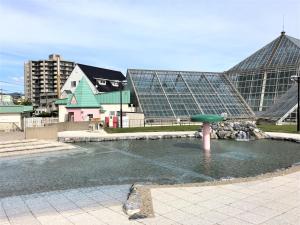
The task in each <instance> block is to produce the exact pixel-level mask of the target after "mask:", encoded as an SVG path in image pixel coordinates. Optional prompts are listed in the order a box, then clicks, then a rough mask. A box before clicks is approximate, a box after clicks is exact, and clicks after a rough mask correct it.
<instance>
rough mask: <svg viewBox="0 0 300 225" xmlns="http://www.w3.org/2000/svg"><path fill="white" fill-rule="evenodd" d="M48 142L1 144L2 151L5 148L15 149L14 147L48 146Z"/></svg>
mask: <svg viewBox="0 0 300 225" xmlns="http://www.w3.org/2000/svg"><path fill="white" fill-rule="evenodd" d="M46 143H48V142H47V141H32V142H25V143H20V142H17V143H8V144H2V143H0V150H1V149H3V148H13V147H16V148H17V147H20V146H34V145H40V144H46Z"/></svg>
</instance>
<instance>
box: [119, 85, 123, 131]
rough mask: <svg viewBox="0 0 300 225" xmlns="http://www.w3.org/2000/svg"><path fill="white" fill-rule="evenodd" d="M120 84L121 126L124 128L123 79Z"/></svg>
mask: <svg viewBox="0 0 300 225" xmlns="http://www.w3.org/2000/svg"><path fill="white" fill-rule="evenodd" d="M119 85H120V127H121V128H123V110H122V105H123V103H122V90H123V84H122V81H121V82H120V83H119Z"/></svg>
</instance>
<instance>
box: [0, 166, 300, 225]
mask: <svg viewBox="0 0 300 225" xmlns="http://www.w3.org/2000/svg"><path fill="white" fill-rule="evenodd" d="M129 187H130V186H129V185H121V186H102V187H94V188H82V189H74V190H66V191H55V192H46V193H39V194H33V195H24V196H17V197H8V198H3V199H1V209H0V224H1V225H4V224H5V225H8V224H22V225H24V224H26V225H31V224H51V225H55V224H59V225H62V224H82V225H83V224H84V225H87V224H88V225H93V224H118V225H120V224H189V225H190V224H201V225H202V224H204V225H205V224H220V225H226V224H230V225H234V224H239V225H240V224H274V225H275V224H276V225H278V224H285V225H286V224H300V172H294V173H291V174H287V175H284V176H278V177H273V178H266V179H261V180H257V181H249V182H244V183H236V184H227V185H218V186H202V187H170V188H154V189H152V190H151V194H152V201H153V207H154V213H155V217H154V218H147V219H140V220H136V221H129V220H128V217H127V216H126V215H125V214H124V212H123V210H122V204H123V203H124V202H125V200H126V198H127V194H128V191H129Z"/></svg>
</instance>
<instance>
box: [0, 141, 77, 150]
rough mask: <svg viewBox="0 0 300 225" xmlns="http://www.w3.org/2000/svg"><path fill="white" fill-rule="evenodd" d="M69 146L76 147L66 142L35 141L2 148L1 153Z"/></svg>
mask: <svg viewBox="0 0 300 225" xmlns="http://www.w3.org/2000/svg"><path fill="white" fill-rule="evenodd" d="M68 146H71V147H73V148H75V147H74V146H72V145H66V144H63V143H60V142H44V143H35V144H34V145H23V146H17V147H7V148H1V149H0V153H5V152H17V151H19V152H20V151H29V150H35V149H50V148H55V147H68Z"/></svg>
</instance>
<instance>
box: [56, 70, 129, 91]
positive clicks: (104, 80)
mask: <svg viewBox="0 0 300 225" xmlns="http://www.w3.org/2000/svg"><path fill="white" fill-rule="evenodd" d="M83 77H84V78H86V79H87V83H88V85H89V86H90V88H91V89H92V91H93V93H94V94H98V93H105V92H112V91H119V90H120V89H121V82H122V81H125V80H126V77H125V76H124V75H123V74H122V73H121V72H120V71H116V70H109V69H104V68H99V67H95V66H89V65H83V64H77V65H76V66H75V68H74V69H73V71H72V73H71V74H70V76H69V77H68V79H67V81H66V83H65V84H64V86H63V87H62V89H61V93H63V92H68V91H70V92H72V93H74V91H75V89H76V87H77V85H78V84H79V81H80V80H81V79H82V78H83Z"/></svg>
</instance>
